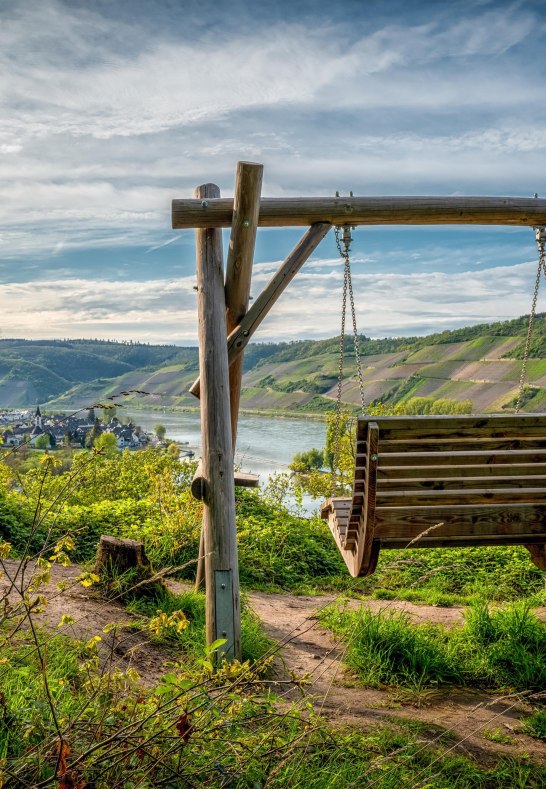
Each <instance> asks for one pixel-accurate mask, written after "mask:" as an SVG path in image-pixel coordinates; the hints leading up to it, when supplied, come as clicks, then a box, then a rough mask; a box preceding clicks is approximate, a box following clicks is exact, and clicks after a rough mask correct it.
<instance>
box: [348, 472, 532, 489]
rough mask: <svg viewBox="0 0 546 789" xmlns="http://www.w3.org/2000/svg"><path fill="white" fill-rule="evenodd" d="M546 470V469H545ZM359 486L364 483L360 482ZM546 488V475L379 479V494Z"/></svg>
mask: <svg viewBox="0 0 546 789" xmlns="http://www.w3.org/2000/svg"><path fill="white" fill-rule="evenodd" d="M543 470H545V469H543ZM358 484H359V485H361V484H363V482H359V483H358ZM544 486H546V474H544V475H541V476H538V475H535V476H532V475H531V476H526V477H523V476H521V477H517V476H508V477H507V476H502V477H491V476H486V477H462V478H461V477H448V478H447V479H441V478H438V479H430V478H426V477H424V478H423V477H422V478H418V477H415V478H410V479H380V478H379V477H378V479H377V491H378V495H379V493H380V492H381V493H384V492H391V491H394V490H400V491H401V490H406V491H416V492H419V491H427V490H460V489H461V488H463V489H465V490H466V489H470V490H475V489H481V488H490V489H491V488H533V487H534V488H536V487H544Z"/></svg>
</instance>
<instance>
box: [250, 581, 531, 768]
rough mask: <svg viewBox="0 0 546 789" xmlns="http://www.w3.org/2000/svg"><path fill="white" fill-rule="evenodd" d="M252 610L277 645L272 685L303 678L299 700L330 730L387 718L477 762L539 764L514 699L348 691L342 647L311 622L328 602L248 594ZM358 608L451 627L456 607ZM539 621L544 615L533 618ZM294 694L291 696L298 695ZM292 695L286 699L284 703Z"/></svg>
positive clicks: (471, 693) (467, 692) (524, 710)
mask: <svg viewBox="0 0 546 789" xmlns="http://www.w3.org/2000/svg"><path fill="white" fill-rule="evenodd" d="M250 601H251V605H252V607H253V609H254V610H255V612H256V613H257V614H258V616H259V617H260V619H261V620H262V622H263V624H264V626H265V629H266V630H267V632H268V633H269V635H270V637H271V638H273V639H274V640H275V641H277V642H280V643H284V646H283V648H282V649H281V651H280V653H279V656H278V658H277V660H276V672H277V676H279V678H286V677H287V676H288V675H289V672H290V671H293V672H295V673H296V674H298V675H300V676H301V675H304V674H309V676H310V685H309V686H308V691H307V693H308V694H309V696H310V698H311V700H312V701H313V703H314V705H315V708H316V709H317V710H322V712H323V713H324V714H325V715H326V716H327V717H328V719H329V720H330V721H331V722H332V723H334V724H337V725H348V726H362V727H365V728H368V727H372V726H373V725H374V724H377V723H378V722H381V721H385V722H386V721H387V720H388V719H390V720H392V719H396V718H404V719H406V720H408V719H409V720H418V721H421V722H423V723H425V724H427V727H428V726H430V730H429V729H428V728H427V736H428V737H429V738H430V740H433V739H434V738H435V737H437V736H438V735H439V734H441V733H442V732H445V731H446V730H447V731H449V732H451V733H452V734H453V744H455V743H458V745H457V750H459V751H462V752H467V753H469V754H472V755H474V756H480V758H483V757H485V758H488V757H489V758H491V757H494V756H496V755H498V754H500V753H503V754H511V755H514V756H515V755H521V754H522V753H527V754H529V756H531V757H532V758H533V759H536V760H538V761H542V760H544V759H546V743H541V741H540V740H535V739H534V738H532V737H528V736H526V735H525V734H523V733H522V732H521V731H520V730H519V729H520V718H521V717H525V715H528V714H529V712H530V707H529V706H528V705H527V704H525V703H523V702H515V701H514V699H513V698H512V699H506V700H504V701H503V700H501V699H500V698H499V697H498V696H497V697H496V696H494V695H492V694H487V693H484V692H481V691H478V690H473V689H467V688H454V689H445V690H441V691H434V692H427V693H423V694H422V695H421V697H420V698H417V699H416V698H415V697H414V698H413V699H412V698H411V697H409V696H408V697H406V699H404V698H403V697H400V696H396V695H394V694H393V693H390V692H388V691H383V690H372V689H367V688H362V687H358V686H355V684H354V682H352V681H351V677H350V676H348V675H347V673H346V672H345V671H344V669H343V666H342V657H343V645H342V644H336V642H335V641H334V639H333V638H332V635H331V633H330V632H329V631H326V630H325V629H324V628H322V627H321V626H320V624H319V623H317V621H316V620H315V619H314V618H313V617H314V615H315V613H316V612H317V610H319V609H320V608H321V607H323V606H324V605H327V604H328V603H330V602H331V601H332V598H331V597H326V596H325V597H304V596H302V597H292V596H290V595H270V594H261V593H254V594H251V595H250ZM361 604H362V605H364V606H365V607H366V608H369V609H371V610H373V611H379V610H397V611H400V610H403V611H406V612H407V613H408V615H409V616H410V617H412V618H413V619H415V620H416V621H427V622H435V623H441V624H444V625H446V626H453V625H456V624H459V623H460V622H461V621H462V619H463V612H462V610H461V609H458V608H436V607H434V606H426V605H423V606H422V605H413V604H412V603H405V602H392V601H378V600H366V601H362V602H360V601H351V603H350V605H351V606H352V607H357V606H359V605H361ZM540 614H541V618H542V617H545V616H546V612H545V611H544V610H542V611H540ZM298 693H299V692H298ZM298 693H296V692H293V693H292V698H294V699H295V698H297V697H298ZM497 730H500V732H501V733H502V734H503V735H504V736H507V737H510V738H511V739H512V740H513V743H512V744H501V743H496V742H492V741H491V740H489V739H487V738H486V737H484V734H483V733H484V731H485V732H487V731H497Z"/></svg>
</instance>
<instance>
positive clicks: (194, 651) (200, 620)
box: [127, 589, 271, 661]
mask: <svg viewBox="0 0 546 789" xmlns="http://www.w3.org/2000/svg"><path fill="white" fill-rule="evenodd" d="M127 608H128V609H129V610H130V611H132V612H133V613H135V614H144V615H145V616H147V617H150V618H152V617H157V615H158V614H159V613H164V614H166V615H167V616H170V615H171V614H173V613H175V612H179V611H180V612H182V613H183V614H184V615H185V617H186V619H187V622H188V625H187V627H185V628H184V629H181V630H177V629H176V627H170V628H166V629H165V630H164V631H163V632H162V633H161V634H160V635H156V636H155V638H153V639H152V640H153V641H155V642H156V643H164V642H167V643H168V642H171V643H173V642H174V643H178V644H180V645H181V646H182V647H183V649H184V653H185V654H186V655H187V656H188V657H189V658H191V659H198V660H199V659H201V658H203V657H204V655H205V595H204V593H201V592H193V591H187V592H183V593H182V594H173V593H171V592H169V591H168V590H167V589H156V590H154V593H153V595H151V596H146V597H142V596H138V597H133V598H132V599H131V600H129V601H128V602H127ZM241 640H242V645H243V646H242V648H243V660H251V661H256V660H259V659H260V658H262V657H263V656H264V655H265V654H266V653H267V651H268V650H269V648H270V647H271V641H270V640H269V639H268V638H267V636H266V635H265V633H264V631H263V629H262V626H261V624H260V620H259V619H258V617H257V616H256V615H255V614H254V613H253V611H252V610H251V609H250V608H249V607H248V606H247V605H245V603H244V600H243V605H242V612H241Z"/></svg>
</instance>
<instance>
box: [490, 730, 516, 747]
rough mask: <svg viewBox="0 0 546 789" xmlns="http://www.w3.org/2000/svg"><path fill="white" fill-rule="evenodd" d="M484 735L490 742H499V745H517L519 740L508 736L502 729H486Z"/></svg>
mask: <svg viewBox="0 0 546 789" xmlns="http://www.w3.org/2000/svg"><path fill="white" fill-rule="evenodd" d="M482 735H483V736H484V737H485V739H486V740H489V741H490V742H497V743H499V745H516V743H517V740H516V739H515V738H514V737H511V736H510V735H509V734H506V732H504V731H503V730H502V729H500V728H498V729H484V730H483V731H482Z"/></svg>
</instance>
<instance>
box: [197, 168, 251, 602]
mask: <svg viewBox="0 0 546 789" xmlns="http://www.w3.org/2000/svg"><path fill="white" fill-rule="evenodd" d="M263 169H264V168H263V165H262V164H254V163H253V162H238V163H237V173H236V176H235V197H234V200H233V223H232V226H231V237H230V240H229V251H228V259H227V266H226V308H227V313H226V324H227V334H229V333H230V332H231V331H232V330H233V329H235V328H236V327H237V326H238V325H239V323H240V322H241V318H243V316H244V315H245V314H246V311H247V309H248V300H249V295H250V281H251V277H252V261H253V258H254V245H255V243H256V231H257V228H258V217H259V214H260V196H261V191H262V176H263ZM242 377H243V356H242V355H241V356H240V357H239V358H238V359H237V360H236V361H235V362H234V363H233V364H232V365H231V366H230V367H229V399H230V409H231V440H232V445H233V454H234V455H235V445H236V442H237V421H238V418H239V401H240V399H241V381H242ZM204 553H205V546H204V537H203V531H201V539H200V541H199V559H198V562H197V572H196V575H195V590H196V591H199V590H200V589H202V588H203V586H204V584H205V559H204Z"/></svg>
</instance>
